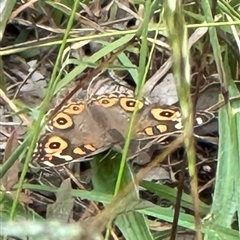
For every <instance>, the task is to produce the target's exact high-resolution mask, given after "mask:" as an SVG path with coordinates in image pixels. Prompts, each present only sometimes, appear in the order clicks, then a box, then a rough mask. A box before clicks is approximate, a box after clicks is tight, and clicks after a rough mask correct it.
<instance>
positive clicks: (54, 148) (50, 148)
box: [44, 136, 68, 154]
mask: <svg viewBox="0 0 240 240" xmlns="http://www.w3.org/2000/svg"><path fill="white" fill-rule="evenodd" d="M67 147H68V143H67V142H66V141H64V140H63V139H62V138H60V137H58V136H53V137H50V138H49V139H48V141H47V143H46V144H45V146H44V150H45V152H46V153H48V154H53V153H57V152H62V151H63V150H65V149H66V148H67Z"/></svg>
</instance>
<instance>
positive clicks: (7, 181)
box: [2, 130, 19, 191]
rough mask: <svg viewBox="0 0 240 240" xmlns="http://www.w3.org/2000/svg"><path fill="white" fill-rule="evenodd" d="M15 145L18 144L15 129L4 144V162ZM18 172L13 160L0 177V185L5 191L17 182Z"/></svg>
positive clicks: (16, 164)
mask: <svg viewBox="0 0 240 240" xmlns="http://www.w3.org/2000/svg"><path fill="white" fill-rule="evenodd" d="M17 146H18V140H17V132H16V130H14V131H12V132H11V134H10V137H9V139H8V141H7V144H6V148H5V154H4V160H3V161H4V162H5V161H6V159H8V158H9V156H10V155H11V153H12V152H13V151H14V150H15V149H16V148H17ZM18 173H19V164H18V162H15V163H14V164H13V165H12V166H11V168H10V169H9V170H8V171H7V173H6V174H5V175H4V177H3V178H2V185H3V187H4V188H5V189H6V190H7V191H8V190H11V189H12V187H13V186H14V185H15V184H16V183H17V182H18Z"/></svg>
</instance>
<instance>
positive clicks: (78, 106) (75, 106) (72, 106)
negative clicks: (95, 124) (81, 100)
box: [63, 104, 84, 115]
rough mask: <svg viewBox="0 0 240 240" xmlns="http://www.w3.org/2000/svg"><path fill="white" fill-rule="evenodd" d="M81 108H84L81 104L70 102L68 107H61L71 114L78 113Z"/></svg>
mask: <svg viewBox="0 0 240 240" xmlns="http://www.w3.org/2000/svg"><path fill="white" fill-rule="evenodd" d="M83 110H84V105H83V104H70V105H69V106H68V107H66V108H65V109H63V112H64V113H68V114H71V115H75V114H80V113H81V112H82V111H83Z"/></svg>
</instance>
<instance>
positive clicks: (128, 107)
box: [120, 97, 144, 112]
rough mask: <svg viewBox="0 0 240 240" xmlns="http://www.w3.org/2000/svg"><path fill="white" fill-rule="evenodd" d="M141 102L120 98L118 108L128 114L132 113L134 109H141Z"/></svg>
mask: <svg viewBox="0 0 240 240" xmlns="http://www.w3.org/2000/svg"><path fill="white" fill-rule="evenodd" d="M143 105H144V104H143V102H141V101H139V100H136V99H134V98H127V97H124V98H120V106H121V107H122V108H123V109H124V110H125V111H128V112H133V111H134V109H135V107H137V109H138V110H140V109H141V108H142V107H143Z"/></svg>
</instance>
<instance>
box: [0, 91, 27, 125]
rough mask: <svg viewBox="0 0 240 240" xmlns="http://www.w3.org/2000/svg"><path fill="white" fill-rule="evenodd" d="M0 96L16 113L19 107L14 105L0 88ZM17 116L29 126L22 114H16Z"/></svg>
mask: <svg viewBox="0 0 240 240" xmlns="http://www.w3.org/2000/svg"><path fill="white" fill-rule="evenodd" d="M0 97H1V98H2V99H3V100H4V101H5V102H6V103H7V104H8V105H9V107H10V108H11V109H12V110H13V111H14V112H15V113H18V112H19V109H18V108H17V107H16V105H15V104H14V103H13V102H12V100H10V99H9V98H8V97H7V96H6V94H5V93H4V91H3V90H2V89H1V88H0ZM18 117H19V118H20V119H21V120H22V121H23V122H24V123H25V124H26V125H27V126H28V127H30V126H31V123H30V122H29V121H28V119H27V118H26V117H25V116H24V115H23V114H18Z"/></svg>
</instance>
